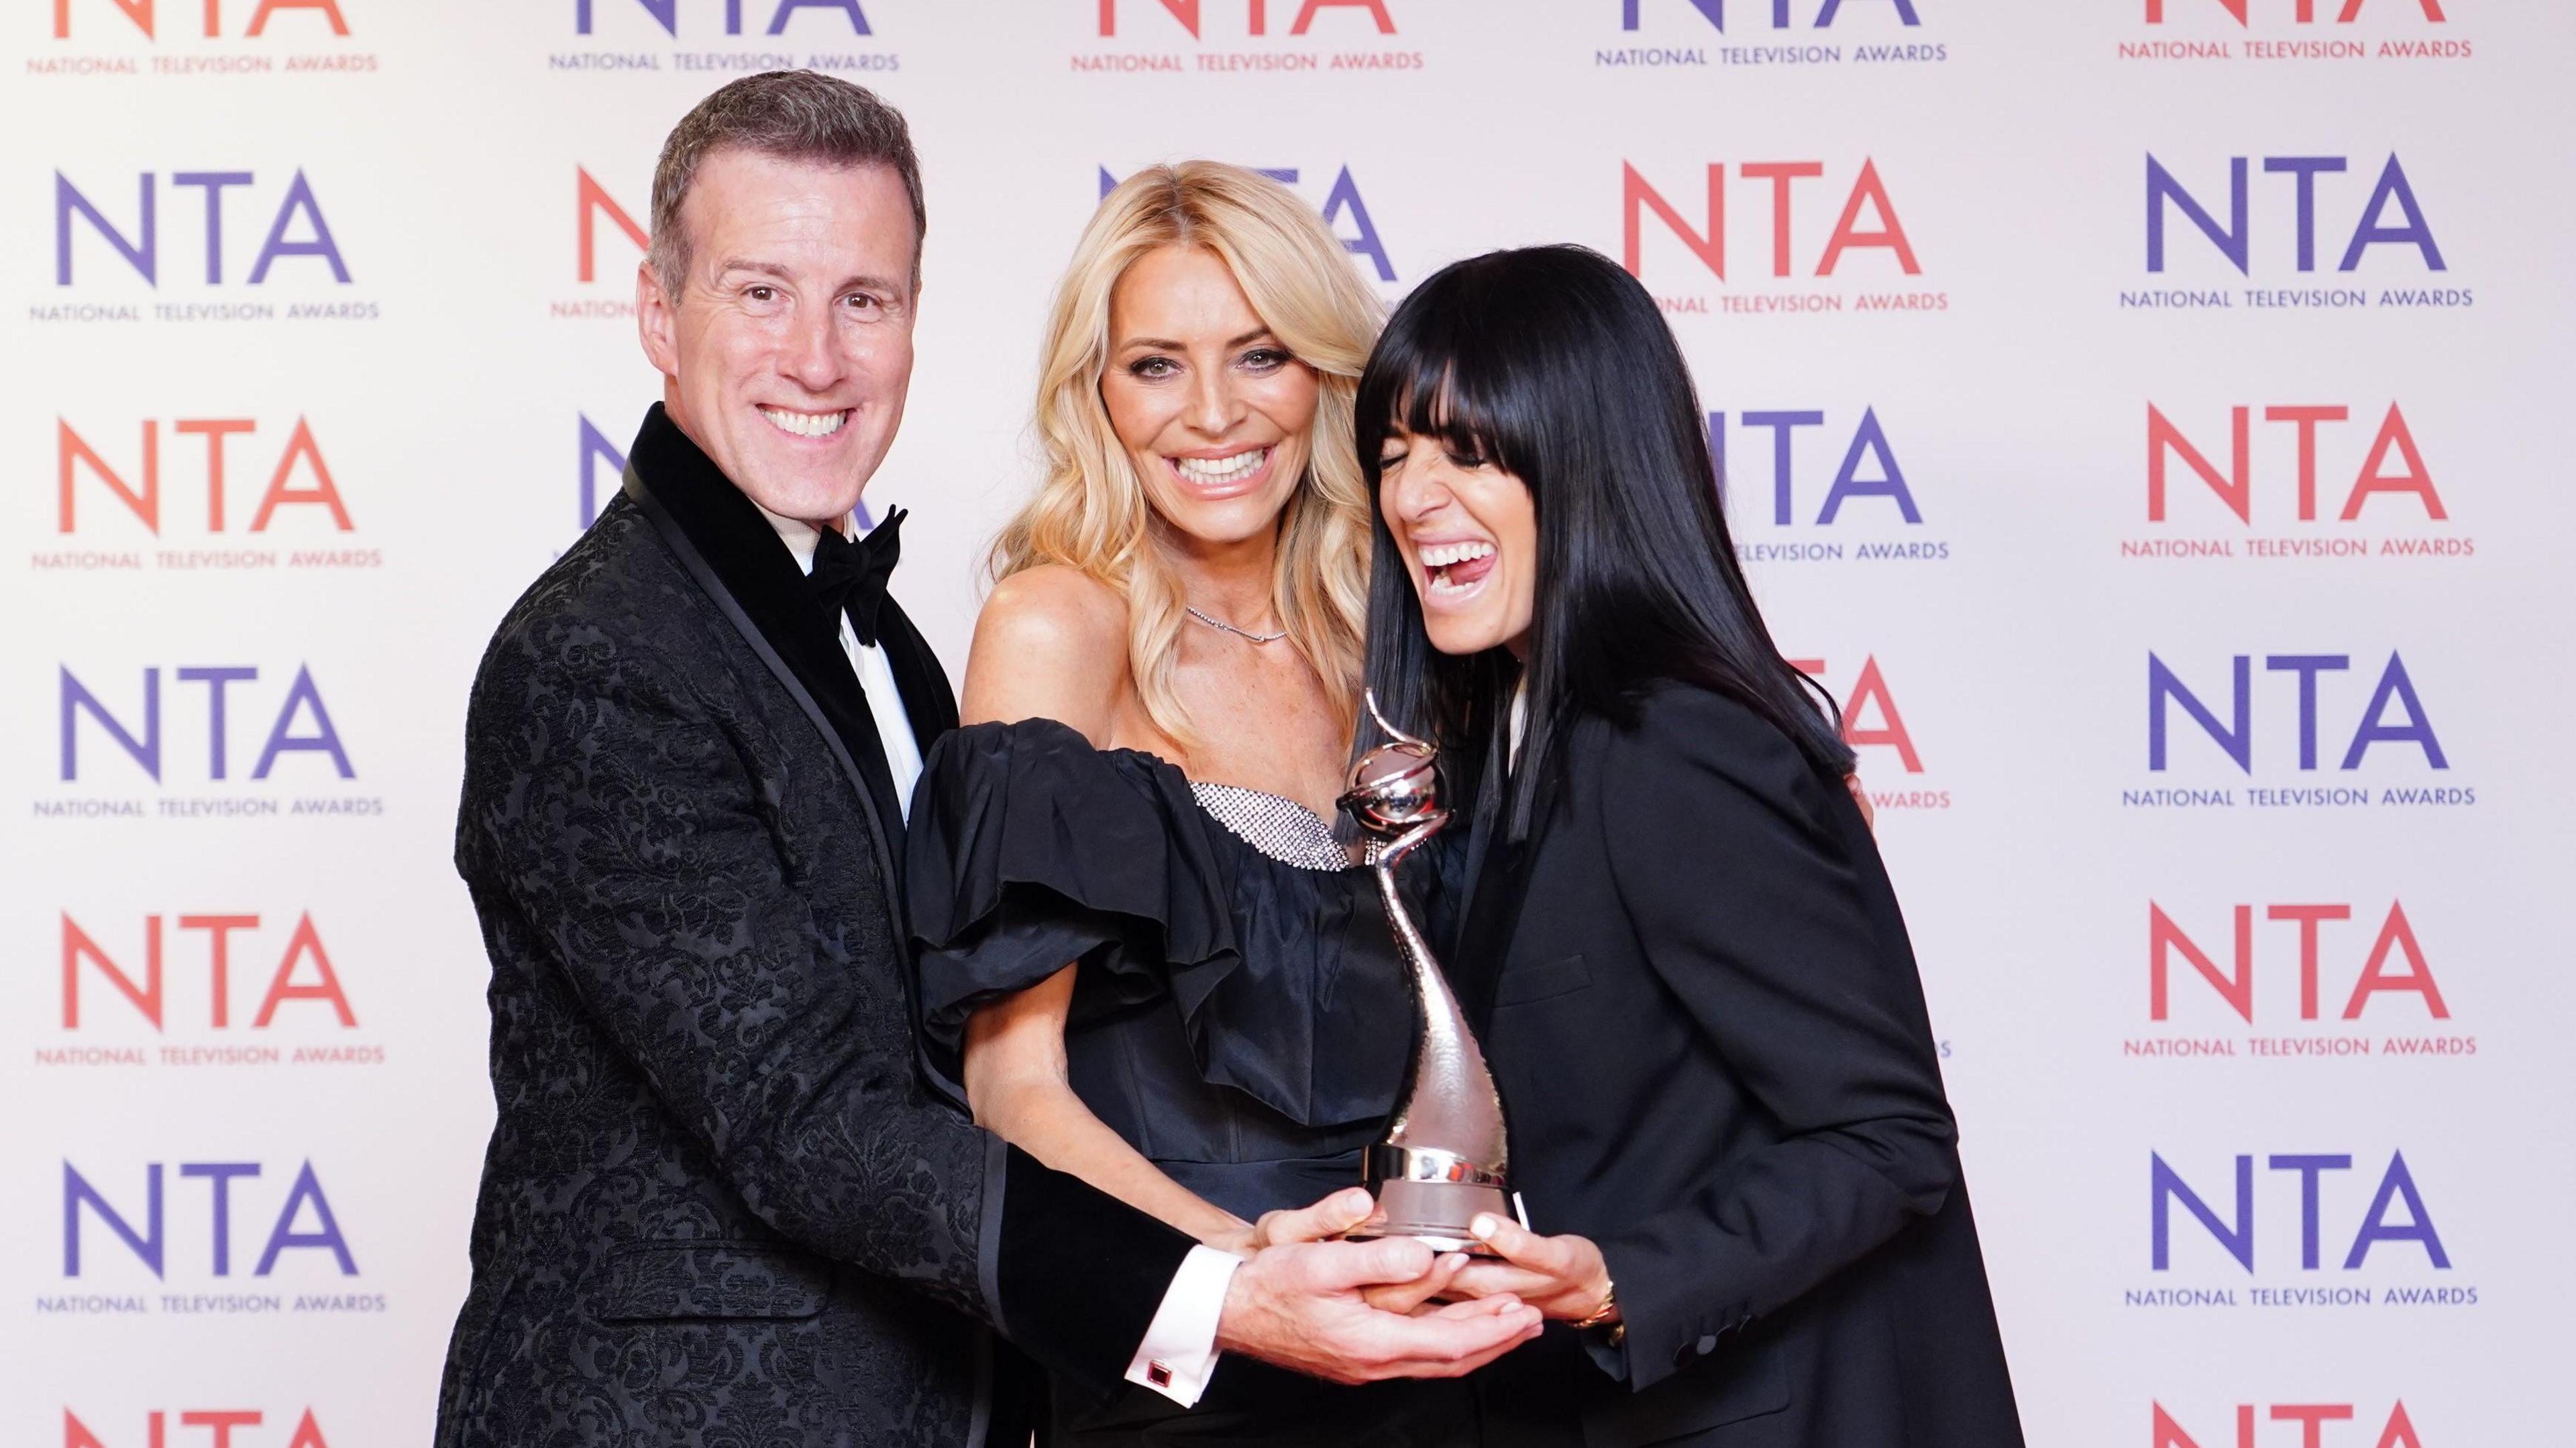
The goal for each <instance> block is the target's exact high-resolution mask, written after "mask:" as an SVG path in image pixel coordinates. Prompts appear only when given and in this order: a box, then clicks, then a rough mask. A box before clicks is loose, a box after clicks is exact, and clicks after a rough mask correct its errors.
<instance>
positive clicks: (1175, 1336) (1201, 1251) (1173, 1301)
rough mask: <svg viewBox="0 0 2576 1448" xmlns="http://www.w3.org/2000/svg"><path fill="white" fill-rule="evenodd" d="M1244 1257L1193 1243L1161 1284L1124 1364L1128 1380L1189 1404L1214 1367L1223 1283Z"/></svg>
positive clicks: (1201, 1390)
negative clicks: (1158, 1301) (1157, 1302)
mask: <svg viewBox="0 0 2576 1448" xmlns="http://www.w3.org/2000/svg"><path fill="white" fill-rule="evenodd" d="M1242 1265H1243V1259H1242V1258H1240V1257H1237V1256H1236V1255H1234V1254H1233V1253H1231V1252H1220V1251H1218V1250H1216V1249H1215V1248H1214V1247H1206V1246H1199V1247H1192V1248H1191V1249H1190V1254H1189V1255H1188V1256H1186V1257H1184V1258H1182V1259H1181V1270H1179V1271H1178V1272H1175V1273H1173V1274H1172V1285H1171V1286H1170V1287H1167V1288H1165V1289H1164V1290H1163V1305H1162V1306H1161V1307H1160V1308H1158V1309H1156V1311H1155V1313H1154V1320H1153V1321H1152V1322H1150V1323H1147V1324H1146V1325H1145V1340H1144V1341H1143V1342H1141V1343H1138V1344H1137V1345H1136V1357H1135V1360H1134V1361H1132V1362H1130V1363H1128V1364H1127V1381H1129V1382H1131V1383H1134V1384H1136V1385H1137V1386H1139V1387H1146V1388H1152V1389H1153V1390H1154V1391H1155V1392H1158V1393H1160V1394H1162V1395H1163V1396H1164V1397H1167V1398H1169V1399H1171V1400H1172V1401H1173V1402H1175V1403H1178V1404H1180V1405H1181V1406H1182V1407H1184V1408H1187V1407H1192V1406H1195V1405H1196V1404H1197V1403H1198V1400H1199V1394H1201V1393H1204V1392H1206V1391H1207V1385H1208V1377H1209V1376H1210V1375H1211V1374H1213V1373H1214V1372H1215V1371H1216V1360H1217V1359H1218V1358H1219V1357H1221V1356H1223V1354H1221V1353H1219V1352H1218V1351H1217V1350H1216V1328H1217V1319H1218V1318H1220V1317H1222V1316H1224V1315H1225V1294H1226V1289H1227V1288H1228V1287H1230V1286H1232V1285H1233V1283H1234V1269H1236V1268H1237V1267H1240V1266H1242Z"/></svg>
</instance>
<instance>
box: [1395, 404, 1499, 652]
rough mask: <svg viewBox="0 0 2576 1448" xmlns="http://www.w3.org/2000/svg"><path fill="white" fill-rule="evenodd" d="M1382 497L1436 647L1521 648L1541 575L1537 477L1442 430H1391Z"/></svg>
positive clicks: (1451, 649)
mask: <svg viewBox="0 0 2576 1448" xmlns="http://www.w3.org/2000/svg"><path fill="white" fill-rule="evenodd" d="M1378 506H1379V508H1380V509H1382V510H1383V511H1384V512H1385V514H1386V526H1387V531H1388V532H1389V533H1391V534H1393V535H1394V536H1395V547H1396V551H1397V552H1399V553H1401V554H1403V555H1404V571H1405V572H1406V574H1408V575H1409V576H1411V578H1412V579H1413V592H1414V596H1415V597H1417V598H1419V599H1421V600H1422V622H1423V627H1424V629H1425V631H1426V632H1428V633H1429V634H1430V635H1431V646H1432V647H1433V648H1436V649H1438V650H1439V651H1440V652H1442V653H1444V654H1479V653H1483V652H1484V651H1485V650H1487V649H1490V648H1494V647H1496V646H1498V645H1499V646H1501V647H1504V648H1508V649H1510V650H1511V651H1512V652H1513V653H1515V654H1519V653H1523V652H1524V651H1525V650H1526V649H1527V648H1528V645H1529V631H1530V616H1531V611H1532V608H1533V606H1534V600H1535V598H1536V596H1537V584H1538V506H1537V503H1536V501H1535V500H1534V499H1532V498H1531V497H1530V490H1529V486H1528V485H1527V484H1525V483H1523V482H1522V481H1521V480H1520V479H1519V478H1517V477H1515V476H1513V475H1512V474H1510V473H1507V472H1504V471H1503V470H1502V469H1501V468H1500V467H1497V466H1496V465H1495V464H1494V463H1493V462H1492V461H1490V460H1488V459H1485V458H1479V457H1469V456H1466V455H1464V454H1461V453H1458V452H1455V451H1453V450H1452V448H1451V445H1450V444H1449V443H1448V442H1446V441H1445V440H1443V439H1440V438H1436V437H1416V436H1415V435H1413V434H1412V433H1408V432H1396V433H1392V434H1389V435H1388V437H1387V440H1386V443H1385V447H1384V450H1383V451H1381V452H1380V453H1379V455H1378Z"/></svg>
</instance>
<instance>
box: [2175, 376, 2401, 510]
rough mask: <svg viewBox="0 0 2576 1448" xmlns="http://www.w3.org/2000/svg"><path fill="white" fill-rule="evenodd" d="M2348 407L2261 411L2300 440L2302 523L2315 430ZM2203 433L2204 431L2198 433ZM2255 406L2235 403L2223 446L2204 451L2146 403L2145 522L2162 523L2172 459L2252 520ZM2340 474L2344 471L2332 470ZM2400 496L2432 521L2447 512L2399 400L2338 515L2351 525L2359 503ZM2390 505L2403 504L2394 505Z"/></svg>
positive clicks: (2312, 506) (2311, 486) (2313, 486)
mask: <svg viewBox="0 0 2576 1448" xmlns="http://www.w3.org/2000/svg"><path fill="white" fill-rule="evenodd" d="M2351 418H2352V409H2351V408H2349V407H2343V406H2296V407H2293V406H2272V407H2266V408H2264V409H2263V421H2264V422H2265V423H2267V424H2272V425H2275V426H2283V425H2286V426H2288V427H2290V428H2292V429H2294V430H2295V431H2296V434H2297V438H2298V472H2297V481H2298V493H2297V498H2298V513H2297V516H2298V518H2299V520H2300V521H2301V522H2313V521H2315V519H2316V517H2317V503H2318V499H2317V484H2318V447H2317V438H2318V434H2319V433H2320V432H2321V431H2322V430H2324V429H2325V428H2327V427H2329V426H2333V425H2335V424H2340V423H2344V422H2347V421H2349V420H2350V419H2351ZM2207 437H2208V434H2207V433H2204V434H2203V438H2204V439H2206V438H2207ZM2253 443H2254V409H2253V408H2252V407H2247V406H2240V407H2235V408H2231V409H2230V410H2229V414H2228V430H2227V443H2226V445H2225V447H2224V448H2221V447H2219V446H2218V445H2216V444H2215V443H2212V444H2211V445H2210V446H2208V447H2207V448H2205V449H2204V448H2203V447H2201V446H2199V445H2197V444H2195V443H2194V442H2193V441H2192V439H2191V437H2190V436H2189V435H2187V434H2186V433H2185V432H2184V431H2183V429H2182V428H2181V427H2180V426H2179V425H2178V424H2176V423H2175V422H2174V421H2173V419H2172V418H2170V417H2168V416H2167V415H2166V414H2165V412H2164V411H2163V409H2161V408H2159V407H2157V406H2156V405H2155V404H2154V403H2149V404H2147V519H2148V521H2149V522H2154V523H2161V522H2164V521H2165V517H2166V511H2167V507H2168V496H2169V495H2168V491H2167V485H2166V480H2167V478H2168V476H2169V474H2170V470H2171V464H2172V463H2174V462H2180V463H2181V464H2183V466H2185V467H2186V468H2189V469H2190V470H2191V472H2192V474H2193V475H2194V476H2197V477H2198V478H2199V479H2200V481H2201V482H2202V483H2203V484H2204V485H2206V486H2207V487H2208V489H2209V491H2210V492H2211V493H2212V494H2214V495H2216V497H2217V498H2218V500H2219V502H2220V503H2222V504H2224V505H2225V506H2226V508H2227V510H2228V511H2229V512H2230V513H2233V514H2235V515H2236V518H2237V521H2239V522H2242V523H2252V522H2253V521H2254V464H2253ZM2212 454H2223V455H2224V456H2225V457H2226V458H2227V466H2226V468H2225V469H2224V470H2223V471H2222V470H2221V469H2220V467H2219V466H2218V464H2217V463H2216V462H2214V461H2212ZM2336 476H2337V477H2338V478H2340V477H2341V474H2340V473H2338V474H2336ZM2382 494H2388V495H2404V496H2407V497H2411V498H2413V499H2414V500H2415V503H2416V506H2418V507H2419V508H2421V509H2422V510H2423V515H2424V516H2425V517H2426V518H2428V519H2431V520H2434V521H2436V522H2438V521H2441V520H2444V519H2447V518H2449V517H2450V516H2451V515H2450V513H2449V511H2448V510H2446V509H2445V508H2444V507H2443V506H2442V495H2441V493H2440V492H2438V491H2437V490H2436V489H2435V488H2434V485H2433V472H2432V469H2430V468H2428V467H2426V466H2425V465H2424V454H2423V453H2422V451H2421V450H2419V449H2418V448H2417V447H2416V445H2415V434H2414V431H2413V430H2412V429H2411V428H2409V427H2408V426H2407V425H2406V414H2405V412H2404V411H2403V410H2401V409H2400V408H2399V407H2398V406H2397V404H2396V403H2393V402H2392V403H2390V404H2389V405H2388V411H2387V414H2386V415H2385V416H2383V417H2382V418H2381V419H2380V422H2379V426H2378V429H2377V431H2376V432H2374V433H2373V434H2372V436H2371V440H2370V446H2369V448H2368V449H2367V450H2366V451H2365V452H2364V454H2363V456H2362V459H2361V464H2360V466H2359V468H2357V469H2356V470H2355V471H2354V473H2353V478H2352V486H2351V487H2350V488H2348V489H2346V490H2345V491H2344V493H2343V497H2342V501H2341V503H2340V505H2339V506H2338V507H2337V509H2336V512H2335V518H2336V520H2337V521H2339V522H2345V523H2349V522H2353V521H2355V520H2356V519H2358V518H2360V517H2361V510H2362V505H2363V504H2365V503H2368V502H2370V501H2371V500H2372V499H2374V498H2375V497H2377V496H2379V495H2382ZM2388 506H2390V507H2398V506H2402V505H2400V504H2397V503H2395V502H2393V501H2392V502H2391V503H2390V504H2388Z"/></svg>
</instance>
